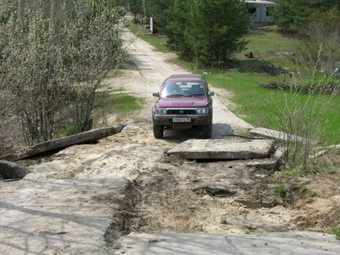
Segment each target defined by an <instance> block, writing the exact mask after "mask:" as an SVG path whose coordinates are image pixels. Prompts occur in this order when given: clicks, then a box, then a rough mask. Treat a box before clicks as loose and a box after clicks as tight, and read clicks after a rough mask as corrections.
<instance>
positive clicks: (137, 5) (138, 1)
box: [127, 0, 145, 23]
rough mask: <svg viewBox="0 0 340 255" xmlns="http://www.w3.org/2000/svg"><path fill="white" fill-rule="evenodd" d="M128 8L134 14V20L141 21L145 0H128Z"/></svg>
mask: <svg viewBox="0 0 340 255" xmlns="http://www.w3.org/2000/svg"><path fill="white" fill-rule="evenodd" d="M127 2H128V9H129V11H130V12H132V14H133V15H134V22H135V23H138V22H139V16H141V15H142V16H144V9H145V0H127Z"/></svg>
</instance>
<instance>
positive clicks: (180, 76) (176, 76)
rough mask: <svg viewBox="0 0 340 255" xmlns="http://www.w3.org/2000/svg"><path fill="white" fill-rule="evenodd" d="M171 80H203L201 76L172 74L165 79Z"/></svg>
mask: <svg viewBox="0 0 340 255" xmlns="http://www.w3.org/2000/svg"><path fill="white" fill-rule="evenodd" d="M173 78H196V79H204V76H203V75H202V74H173V75H171V76H169V77H168V78H167V79H173Z"/></svg>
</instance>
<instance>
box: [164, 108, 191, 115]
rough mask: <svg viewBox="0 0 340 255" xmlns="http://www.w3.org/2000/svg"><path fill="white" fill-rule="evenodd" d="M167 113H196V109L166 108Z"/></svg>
mask: <svg viewBox="0 0 340 255" xmlns="http://www.w3.org/2000/svg"><path fill="white" fill-rule="evenodd" d="M167 113H168V114H196V110H193V109H189V110H180V109H179V110H177V109H176V110H168V112H167Z"/></svg>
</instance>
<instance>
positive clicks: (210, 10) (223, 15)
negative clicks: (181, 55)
mask: <svg viewBox="0 0 340 255" xmlns="http://www.w3.org/2000/svg"><path fill="white" fill-rule="evenodd" d="M245 9H246V7H245V5H244V4H242V2H240V1H238V0H224V1H214V0H209V1H207V0H196V1H195V2H194V3H193V4H192V7H191V10H190V16H189V22H190V26H189V27H187V28H186V30H185V35H186V37H187V39H188V41H189V45H190V46H191V48H192V49H193V53H194V60H195V61H196V62H197V63H198V65H201V64H204V65H212V66H214V65H215V64H221V63H224V62H225V61H226V60H227V59H228V58H229V57H230V56H231V54H232V53H234V52H239V51H241V50H243V49H245V45H246V44H247V42H246V41H245V40H243V39H242V37H243V36H244V35H245V34H246V33H247V31H248V28H249V26H250V24H251V19H250V17H249V16H248V15H247V14H246V13H245V11H244V10H245Z"/></svg>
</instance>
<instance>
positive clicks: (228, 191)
mask: <svg viewBox="0 0 340 255" xmlns="http://www.w3.org/2000/svg"><path fill="white" fill-rule="evenodd" d="M122 33H123V35H124V38H125V43H126V44H129V46H128V47H129V51H130V53H131V57H130V60H131V61H130V62H134V63H135V65H126V69H125V70H123V72H122V75H121V76H120V77H118V78H114V79H109V80H107V81H106V83H107V86H106V88H104V89H107V90H113V89H116V88H121V87H123V88H124V89H125V90H126V91H128V92H130V93H132V94H134V95H135V96H138V97H141V98H143V100H144V108H143V110H142V111H140V112H138V113H135V115H131V116H129V117H126V118H125V119H121V118H120V119H118V120H117V118H115V116H112V117H111V118H109V119H108V120H107V122H108V124H109V125H116V124H118V122H120V123H122V122H124V123H125V124H128V125H127V126H126V127H125V128H124V129H123V131H122V132H121V133H119V134H116V135H114V136H110V137H107V138H105V139H102V140H100V141H99V142H98V143H96V144H87V145H76V146H71V147H69V148H66V149H64V150H61V151H59V152H58V153H56V154H54V155H52V156H46V157H43V158H39V159H35V161H33V162H32V161H22V162H21V163H22V164H27V165H30V166H29V171H30V172H29V174H28V175H27V176H26V178H25V179H26V180H35V181H37V180H43V181H44V182H46V181H48V180H51V181H55V180H60V179H61V180H84V179H86V180H87V179H98V180H99V179H115V178H123V179H127V180H128V181H129V182H130V186H129V188H128V189H126V191H125V193H126V194H125V196H127V197H130V198H131V201H132V200H133V202H131V203H126V201H125V202H121V201H123V200H117V199H113V198H112V194H111V195H110V193H105V194H104V193H102V194H101V195H100V196H95V197H94V196H92V198H88V199H90V200H91V199H92V200H93V201H94V202H93V203H95V202H96V201H97V202H96V203H97V204H98V203H99V204H100V206H101V207H100V208H102V206H103V203H104V204H106V205H108V206H107V207H106V208H105V209H103V210H105V214H106V213H107V209H108V208H110V206H109V204H110V203H111V202H112V203H115V204H117V205H116V206H120V207H121V208H120V210H115V215H116V216H117V215H118V214H119V217H118V216H117V217H116V218H115V219H111V220H112V222H111V225H108V226H107V227H108V228H107V230H106V234H105V241H106V243H110V244H111V243H113V244H114V245H112V247H113V248H117V247H119V244H117V243H115V241H117V238H118V237H119V236H120V235H122V234H127V233H129V232H130V231H133V232H138V233H153V232H179V233H196V232H205V233H220V234H226V233H249V232H254V231H258V232H268V231H287V230H313V231H320V232H330V226H331V225H333V224H335V223H338V222H340V214H339V209H340V184H339V180H338V179H330V178H323V177H320V178H318V177H310V178H309V177H305V178H296V177H294V178H290V177H284V176H282V175H281V174H280V172H279V171H276V170H275V169H265V168H261V166H255V165H254V164H252V163H254V162H253V161H252V160H240V161H237V160H236V161H189V160H185V159H182V158H180V157H169V156H168V155H167V154H166V152H167V150H169V149H170V148H173V147H174V146H176V145H177V144H178V143H181V142H183V141H185V140H187V139H189V138H200V131H199V130H194V131H185V130H184V131H183V130H182V131H166V132H165V137H164V139H159V140H157V139H155V138H154V137H153V133H152V122H151V107H152V104H153V102H154V101H155V98H153V97H152V92H153V91H157V90H158V88H159V86H160V84H161V82H162V81H163V80H164V79H165V78H166V77H167V76H169V75H171V74H174V73H183V72H187V71H186V70H184V69H183V68H181V67H180V66H178V65H175V64H173V63H172V62H171V58H172V57H173V56H172V55H170V54H163V53H160V52H158V51H157V50H156V49H154V48H153V47H151V46H150V45H148V44H147V43H145V42H143V41H140V40H138V39H136V38H133V36H131V34H130V33H129V32H128V31H127V30H122ZM131 38H133V39H134V40H133V43H130V42H131ZM211 89H213V90H214V91H215V93H216V96H215V97H214V120H213V123H214V124H213V139H229V140H230V141H232V142H235V141H238V142H242V141H247V138H240V137H239V136H238V135H242V134H244V131H245V130H247V129H248V128H251V127H252V126H251V125H249V124H248V123H245V122H244V121H243V120H241V119H239V118H238V117H237V116H235V115H234V114H233V113H232V112H230V111H229V110H228V105H229V101H228V93H227V92H226V91H220V90H218V89H215V88H211ZM280 185H283V186H284V187H285V195H284V197H279V196H278V192H277V187H278V186H280ZM89 189H91V187H90V186H89ZM89 191H91V190H89ZM8 192H12V191H8ZM75 195H76V196H80V194H79V192H78V193H76V194H75ZM58 196H59V197H60V198H64V199H63V207H65V208H67V207H71V206H72V205H73V204H74V199H69V200H67V199H65V196H71V195H70V193H69V192H64V191H63V190H62V189H61V190H60V191H59V192H58ZM71 197H72V196H71ZM98 197H100V199H98ZM132 198H133V199H132ZM13 199H14V198H13ZM47 199H52V198H51V197H50V198H47ZM53 199H57V198H56V197H54V198H53ZM68 201H69V202H68ZM98 201H99V202H98ZM103 201H104V202H103ZM111 206H112V205H111ZM57 208H58V207H56V208H55V209H57ZM49 210H51V211H52V212H53V205H51V208H50V209H49ZM98 210H100V209H98ZM87 214H88V215H91V213H90V212H87ZM112 214H113V211H112ZM120 222H124V224H120ZM122 225H124V226H122ZM58 231H60V230H58ZM117 231H118V232H119V233H117ZM59 233H60V232H59ZM59 249H60V247H59ZM51 254H52V253H51ZM55 254H63V253H62V252H61V253H55ZM98 254H99V253H98Z"/></svg>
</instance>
